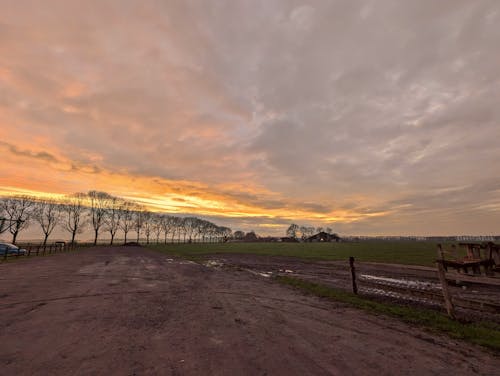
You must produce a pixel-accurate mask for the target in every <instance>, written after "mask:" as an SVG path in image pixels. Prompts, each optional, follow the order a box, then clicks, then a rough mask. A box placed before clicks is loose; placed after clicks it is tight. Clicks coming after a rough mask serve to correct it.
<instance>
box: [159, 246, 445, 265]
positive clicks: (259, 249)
mask: <svg viewBox="0 0 500 376" xmlns="http://www.w3.org/2000/svg"><path fill="white" fill-rule="evenodd" d="M150 247H151V248H153V249H156V250H159V251H162V252H166V253H169V254H172V255H176V256H181V257H184V258H189V259H197V258H200V257H202V256H204V255H211V254H228V253H236V254H254V255H268V256H291V257H298V258H303V259H315V260H346V259H348V258H349V256H353V257H355V258H356V260H358V261H365V262H382V263H392V264H407V265H424V266H434V262H435V260H436V257H437V251H436V243H434V242H416V241H365V242H352V243H347V242H346V243H223V244H220V243H219V244H195V243H192V244H166V245H164V244H158V245H151V246H150Z"/></svg>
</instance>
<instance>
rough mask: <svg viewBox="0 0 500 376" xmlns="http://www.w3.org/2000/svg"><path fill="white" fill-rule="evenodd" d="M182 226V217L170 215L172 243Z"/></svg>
mask: <svg viewBox="0 0 500 376" xmlns="http://www.w3.org/2000/svg"><path fill="white" fill-rule="evenodd" d="M181 227H182V218H179V217H172V243H173V242H174V238H175V234H177V237H178V238H179V234H180V229H181Z"/></svg>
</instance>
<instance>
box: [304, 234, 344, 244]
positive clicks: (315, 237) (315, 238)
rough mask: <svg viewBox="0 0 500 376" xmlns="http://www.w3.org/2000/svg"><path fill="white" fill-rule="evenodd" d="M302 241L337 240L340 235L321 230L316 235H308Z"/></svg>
mask: <svg viewBox="0 0 500 376" xmlns="http://www.w3.org/2000/svg"><path fill="white" fill-rule="evenodd" d="M304 241H306V242H310V243H314V242H338V241H340V237H339V236H338V235H337V234H328V233H327V232H324V231H321V232H319V233H317V234H316V235H313V236H310V237H308V238H307V239H305V240H304Z"/></svg>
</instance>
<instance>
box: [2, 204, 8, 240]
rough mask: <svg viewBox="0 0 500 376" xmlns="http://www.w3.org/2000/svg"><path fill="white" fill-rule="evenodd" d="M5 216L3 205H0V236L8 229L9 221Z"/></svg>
mask: <svg viewBox="0 0 500 376" xmlns="http://www.w3.org/2000/svg"><path fill="white" fill-rule="evenodd" d="M6 216H7V214H6V213H5V209H4V207H3V205H1V204H0V234H3V233H4V232H5V231H7V230H8V229H9V223H10V222H9V220H8V219H7V218H6Z"/></svg>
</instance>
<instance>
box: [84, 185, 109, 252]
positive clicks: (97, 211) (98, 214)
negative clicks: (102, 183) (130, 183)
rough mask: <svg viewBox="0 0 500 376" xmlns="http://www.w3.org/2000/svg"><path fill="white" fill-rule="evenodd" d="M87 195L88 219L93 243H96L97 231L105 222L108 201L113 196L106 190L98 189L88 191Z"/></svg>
mask: <svg viewBox="0 0 500 376" xmlns="http://www.w3.org/2000/svg"><path fill="white" fill-rule="evenodd" d="M87 196H88V198H89V201H90V221H91V223H92V228H93V229H94V245H96V244H97V238H98V237H99V231H100V230H101V228H102V226H104V224H105V219H106V213H107V208H108V206H109V202H110V200H111V199H112V198H113V196H111V195H110V194H108V193H106V192H98V191H90V192H89V193H88V194H87Z"/></svg>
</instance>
